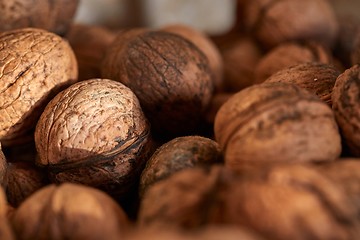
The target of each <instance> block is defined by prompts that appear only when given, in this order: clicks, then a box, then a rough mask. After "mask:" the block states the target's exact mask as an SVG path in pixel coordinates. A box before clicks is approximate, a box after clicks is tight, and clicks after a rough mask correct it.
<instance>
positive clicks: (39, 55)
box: [0, 28, 78, 146]
mask: <svg viewBox="0 0 360 240" xmlns="http://www.w3.org/2000/svg"><path fill="white" fill-rule="evenodd" d="M0 56H1V57H0V65H1V66H2V67H1V69H0V72H1V75H0V140H1V142H2V144H3V145H4V146H6V145H11V144H18V143H20V142H24V141H27V140H30V139H32V134H33V133H32V131H33V128H34V127H35V124H36V121H37V120H38V118H39V116H40V114H41V111H42V110H43V108H44V107H45V105H46V104H47V102H48V100H49V98H51V97H53V96H54V95H55V93H56V92H58V91H60V90H61V89H62V88H63V87H65V86H67V85H69V84H71V83H73V82H74V81H76V79H77V74H78V72H77V62H76V59H75V55H74V53H73V51H72V49H71V48H70V46H69V44H68V43H67V42H66V41H65V40H64V39H62V38H61V37H59V36H58V35H56V34H54V33H50V32H48V31H45V30H41V29H35V28H25V29H20V30H14V31H8V32H3V33H2V34H0Z"/></svg>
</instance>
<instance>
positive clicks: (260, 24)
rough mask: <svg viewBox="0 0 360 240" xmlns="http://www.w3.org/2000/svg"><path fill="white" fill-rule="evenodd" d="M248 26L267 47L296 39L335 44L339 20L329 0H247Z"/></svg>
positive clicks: (245, 16) (326, 44)
mask: <svg viewBox="0 0 360 240" xmlns="http://www.w3.org/2000/svg"><path fill="white" fill-rule="evenodd" d="M243 14H244V22H245V26H246V27H247V28H248V29H249V31H250V32H252V33H253V34H254V35H255V36H256V38H257V39H258V40H259V41H260V42H261V43H262V45H263V46H264V47H266V48H271V47H274V46H277V45H279V44H280V43H283V42H287V41H293V40H314V41H317V42H320V43H322V44H324V45H325V46H329V47H330V46H332V45H333V44H334V43H335V40H336V37H337V31H338V22H337V19H336V16H335V13H334V11H333V9H332V7H331V5H330V4H329V3H328V1H326V0H302V1H298V0H247V1H246V3H245V4H244V10H243Z"/></svg>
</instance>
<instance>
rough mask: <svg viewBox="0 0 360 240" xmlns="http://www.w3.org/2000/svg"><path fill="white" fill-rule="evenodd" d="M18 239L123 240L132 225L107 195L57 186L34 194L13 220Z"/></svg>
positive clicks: (75, 187)
mask: <svg viewBox="0 0 360 240" xmlns="http://www.w3.org/2000/svg"><path fill="white" fill-rule="evenodd" d="M11 222H12V225H13V228H14V232H15V234H16V237H17V239H19V240H25V239H89V240H91V239H94V240H95V239H121V238H122V237H123V236H124V234H125V233H126V231H128V229H129V227H130V226H131V225H130V223H129V220H128V219H127V216H126V215H125V213H124V211H123V210H122V209H121V208H120V206H119V205H118V204H117V203H116V202H115V201H114V200H113V199H112V198H111V197H109V196H108V195H107V194H105V193H104V192H102V191H100V190H97V189H94V188H91V187H87V186H82V185H77V184H71V183H65V184H61V185H59V186H56V185H54V184H52V185H49V186H47V187H44V188H42V189H40V190H38V191H37V192H36V193H34V194H33V195H31V196H30V197H29V198H28V199H26V201H25V202H23V203H22V204H21V205H20V206H19V208H18V209H17V210H16V211H15V213H14V216H13V217H12V220H11Z"/></svg>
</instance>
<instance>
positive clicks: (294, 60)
mask: <svg viewBox="0 0 360 240" xmlns="http://www.w3.org/2000/svg"><path fill="white" fill-rule="evenodd" d="M332 61H333V60H332V56H331V54H330V52H329V51H328V50H327V49H326V48H324V47H323V46H321V45H319V44H317V43H314V42H307V43H304V44H300V43H294V42H292V43H284V44H281V45H279V46H277V47H276V48H274V49H272V50H271V51H270V52H268V53H267V54H265V55H264V56H263V57H262V58H261V59H260V60H259V62H258V64H257V65H256V67H255V83H261V82H264V81H265V80H266V79H267V78H268V77H270V76H271V75H272V74H274V73H276V72H278V71H280V70H282V69H285V68H288V67H291V66H294V65H297V64H301V63H307V62H321V63H331V62H332Z"/></svg>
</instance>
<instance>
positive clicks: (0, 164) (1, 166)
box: [0, 143, 7, 186]
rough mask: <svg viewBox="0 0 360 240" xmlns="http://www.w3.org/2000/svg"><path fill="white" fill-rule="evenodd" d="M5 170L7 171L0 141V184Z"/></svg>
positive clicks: (2, 181)
mask: <svg viewBox="0 0 360 240" xmlns="http://www.w3.org/2000/svg"><path fill="white" fill-rule="evenodd" d="M6 171H7V162H6V158H5V155H4V153H3V151H2V149H1V143H0V186H3V184H4V181H5V175H6Z"/></svg>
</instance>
